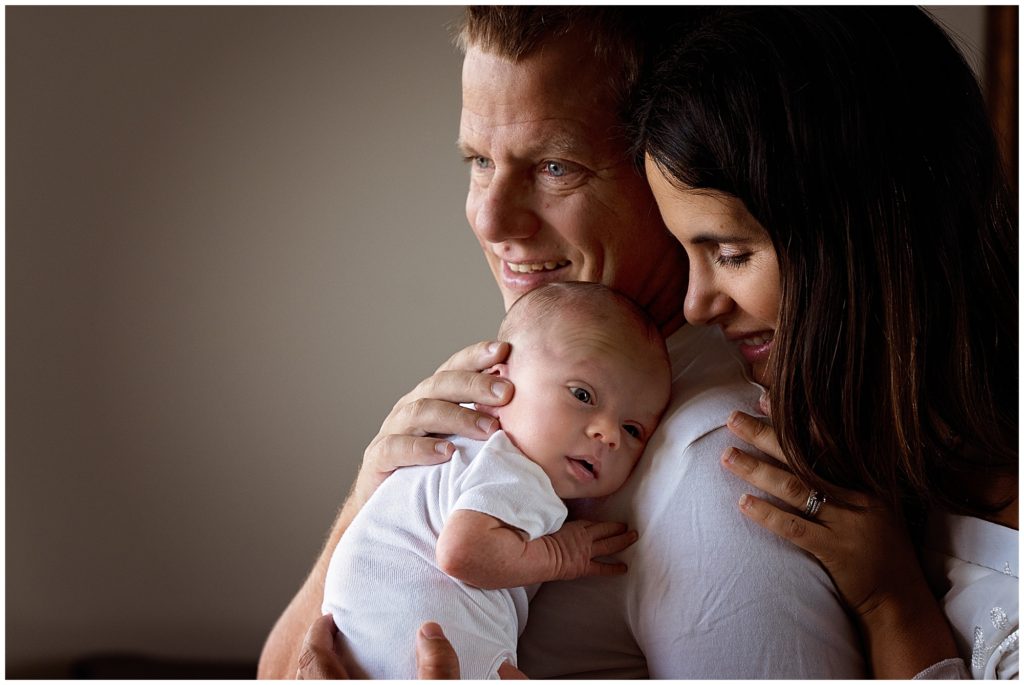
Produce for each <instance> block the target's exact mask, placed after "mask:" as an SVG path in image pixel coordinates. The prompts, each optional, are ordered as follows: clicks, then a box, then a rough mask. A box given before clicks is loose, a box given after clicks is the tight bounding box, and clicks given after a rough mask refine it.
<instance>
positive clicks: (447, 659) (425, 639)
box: [295, 614, 507, 680]
mask: <svg viewBox="0 0 1024 685" xmlns="http://www.w3.org/2000/svg"><path fill="white" fill-rule="evenodd" d="M338 638H339V634H338V627H337V626H336V625H335V624H334V619H333V618H332V617H331V615H330V614H325V615H323V616H321V617H320V618H318V619H317V620H316V621H314V622H313V625H311V626H310V627H309V630H308V631H307V632H306V638H305V640H304V641H303V643H302V651H301V652H300V654H299V670H298V671H297V672H296V674H295V679H296V680H351V679H354V678H356V677H357V676H360V675H362V674H360V673H359V672H358V669H357V668H356V667H355V666H354V665H353V664H351V663H348V661H349V660H348V655H347V654H346V653H345V652H344V650H343V649H342V648H341V642H340V640H339V639H338ZM505 666H507V664H505ZM498 672H499V673H501V669H499V670H498ZM416 677H417V678H419V679H420V680H458V679H459V657H458V655H456V654H455V650H454V649H453V648H452V645H451V643H450V642H448V639H447V638H446V637H445V636H444V633H443V632H442V631H441V626H439V625H437V624H436V623H424V624H423V625H422V626H420V629H419V630H418V631H417V633H416Z"/></svg>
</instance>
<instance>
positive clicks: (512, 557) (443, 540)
mask: <svg viewBox="0 0 1024 685" xmlns="http://www.w3.org/2000/svg"><path fill="white" fill-rule="evenodd" d="M636 539H637V533H636V531H632V530H630V531H627V530H626V526H625V525H624V524H621V523H611V522H593V521H570V522H569V523H566V524H565V525H564V526H562V527H561V528H560V529H559V530H558V531H556V532H555V533H552V534H551V535H544V536H542V537H539V538H537V539H536V540H527V538H526V535H525V534H524V533H523V532H522V531H520V530H518V529H516V528H512V527H510V526H508V525H506V524H505V523H503V522H502V521H499V520H498V519H496V518H494V517H493V516H489V515H487V514H482V513H480V512H478V511H472V510H469V509H459V510H457V511H455V512H452V515H451V516H449V517H448V521H447V523H445V526H444V529H443V530H442V531H441V535H440V537H439V538H438V540H437V552H436V553H437V565H438V567H439V568H440V569H441V570H442V571H444V572H445V573H447V574H448V575H450V576H452V577H453V578H455V579H457V580H461V581H462V582H464V583H466V584H468V585H473V586H475V587H478V588H481V589H484V590H496V589H499V588H508V587H520V586H523V585H532V584H534V583H542V582H545V581H549V580H572V579H574V578H581V577H583V576H611V575H620V574H622V573H625V572H626V565H625V564H621V563H617V562H602V561H596V560H595V557H603V556H607V555H609V554H616V553H617V552H621V551H622V550H624V549H625V548H626V547H629V546H630V545H632V544H633V543H634V542H636Z"/></svg>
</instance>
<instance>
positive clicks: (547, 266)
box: [506, 259, 569, 274]
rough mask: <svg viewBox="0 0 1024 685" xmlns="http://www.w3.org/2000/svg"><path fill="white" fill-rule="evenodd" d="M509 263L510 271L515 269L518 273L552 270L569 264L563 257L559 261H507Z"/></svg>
mask: <svg viewBox="0 0 1024 685" xmlns="http://www.w3.org/2000/svg"><path fill="white" fill-rule="evenodd" d="M506 263H507V264H508V268H509V271H513V272H515V273H517V274H532V273H534V272H536V271H551V270H552V269H560V268H561V267H563V266H569V260H568V259H562V260H559V261H557V262H535V263H532V264H530V263H526V262H523V263H520V264H516V263H514V262H506Z"/></svg>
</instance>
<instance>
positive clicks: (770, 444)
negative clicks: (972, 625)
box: [722, 412, 956, 678]
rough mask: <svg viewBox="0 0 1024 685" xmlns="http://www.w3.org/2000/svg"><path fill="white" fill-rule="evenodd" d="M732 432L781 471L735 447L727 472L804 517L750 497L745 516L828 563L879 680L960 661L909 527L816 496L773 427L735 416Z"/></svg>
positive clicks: (854, 497)
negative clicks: (792, 468)
mask: <svg viewBox="0 0 1024 685" xmlns="http://www.w3.org/2000/svg"><path fill="white" fill-rule="evenodd" d="M728 427H729V430H731V431H732V432H733V433H735V434H736V435H737V436H738V437H739V438H741V439H742V440H744V441H745V442H748V443H750V444H751V445H753V446H754V447H756V448H758V449H759V450H761V451H762V452H764V453H765V454H767V455H768V456H770V457H772V458H774V459H775V460H777V462H781V464H779V465H776V464H772V463H768V462H765V461H761V460H760V459H757V458H755V457H753V456H752V455H750V454H747V453H746V452H744V451H743V450H739V449H736V448H734V447H730V448H729V449H727V450H726V451H725V453H724V454H723V455H722V464H723V465H724V466H725V467H726V468H727V469H728V470H729V471H731V472H732V473H734V474H736V475H737V476H739V477H740V478H742V479H743V480H745V481H747V482H748V483H750V484H751V485H753V486H754V487H757V488H760V489H761V490H764V491H765V492H767V493H768V494H770V495H774V496H775V497H778V498H779V499H780V500H782V501H783V502H785V503H786V504H788V505H790V506H791V507H793V508H794V509H796V511H797V512H802V513H797V514H794V513H792V512H790V511H786V510H783V509H782V508H780V507H777V506H775V505H774V504H771V503H770V502H767V501H765V500H763V499H760V498H758V497H754V496H753V495H747V494H745V495H743V496H741V497H740V502H739V505H740V510H741V511H742V512H743V514H744V515H745V516H746V517H747V518H749V519H750V520H752V521H754V522H755V523H757V524H758V525H760V526H761V527H763V528H766V529H768V530H769V531H771V532H772V533H775V534H776V535H778V536H780V537H782V538H785V539H786V540H789V541H790V542H792V543H793V544H795V545H797V546H798V547H800V548H801V549H804V550H806V551H808V552H810V553H811V554H813V555H814V556H815V557H816V558H817V559H818V561H820V562H821V565H822V566H823V567H824V568H825V570H826V571H827V572H828V574H829V576H831V578H832V581H833V582H834V583H835V585H836V588H837V589H838V590H839V593H840V595H841V596H842V598H843V601H844V602H846V604H847V605H848V606H849V607H850V609H852V610H853V611H854V613H855V614H856V616H857V617H858V619H859V620H860V623H861V627H862V629H863V630H864V631H865V635H866V637H867V642H868V649H869V652H871V660H872V665H873V667H874V675H875V677H877V678H882V677H888V678H910V677H912V676H913V675H915V674H916V673H918V672H920V671H922V670H924V669H925V668H926V667H928V666H930V665H932V664H934V663H938V662H939V661H941V660H943V659H946V658H950V657H955V656H956V647H955V644H954V643H953V639H952V634H951V633H950V631H949V628H948V625H947V624H946V622H945V617H944V616H943V614H942V612H941V610H940V609H939V606H938V603H937V602H936V601H935V599H934V597H933V596H932V595H931V591H930V590H929V588H928V585H927V583H926V581H925V578H924V574H923V572H922V571H921V567H920V565H919V564H918V561H917V556H916V554H915V551H914V547H913V544H912V543H911V540H910V537H909V535H908V534H907V531H906V528H905V526H904V525H903V522H902V520H901V519H900V518H899V517H898V516H897V515H896V514H895V513H894V512H892V511H891V510H890V509H889V508H888V507H887V506H885V505H884V504H882V503H881V502H879V501H877V500H875V499H874V498H871V497H869V496H867V495H863V494H861V493H857V492H853V491H850V490H845V489H841V488H839V487H836V486H832V487H830V488H829V490H830V492H827V493H814V492H812V491H811V490H810V489H809V488H807V487H806V486H805V485H804V484H803V483H801V482H800V481H799V480H798V479H797V478H796V476H794V475H793V474H792V473H791V472H790V471H789V470H788V469H786V468H784V467H783V466H782V465H784V464H786V463H787V462H786V455H785V454H783V452H782V449H781V448H780V447H779V441H778V438H777V437H776V435H775V429H774V428H772V427H771V426H770V425H769V424H768V423H766V422H763V421H759V420H758V419H756V418H754V417H753V416H749V415H748V414H744V413H742V412H733V414H732V415H731V416H730V417H729V423H728ZM814 494H823V495H825V499H824V500H823V501H820V502H818V503H817V504H816V505H815V504H814V502H813V499H814V498H813V495H814ZM830 494H832V495H841V496H842V498H843V499H844V500H845V501H847V502H850V503H851V504H854V505H856V506H858V507H861V509H859V510H855V509H847V508H843V507H839V506H836V505H830V504H829V503H828V499H827V497H828V495H830Z"/></svg>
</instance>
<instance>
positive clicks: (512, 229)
mask: <svg viewBox="0 0 1024 685" xmlns="http://www.w3.org/2000/svg"><path fill="white" fill-rule="evenodd" d="M473 195H476V196H477V197H475V198H474V197H473ZM474 201H475V202H476V205H477V206H476V216H475V217H474V220H473V230H474V232H475V233H476V234H477V236H478V237H479V238H481V239H483V240H485V241H487V242H489V243H500V242H504V241H506V240H515V239H524V238H529V237H530V236H532V235H534V234H535V233H536V232H537V231H538V230H540V219H539V218H538V216H537V215H536V213H534V211H533V206H532V193H531V192H530V188H529V186H528V184H526V183H523V182H520V181H518V180H517V179H516V178H515V177H512V176H505V175H502V174H500V173H499V174H495V175H494V177H493V178H492V179H491V182H490V183H489V184H488V185H487V187H486V188H478V189H476V190H475V191H473V192H472V193H471V196H470V198H469V202H470V203H472V202H474Z"/></svg>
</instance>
